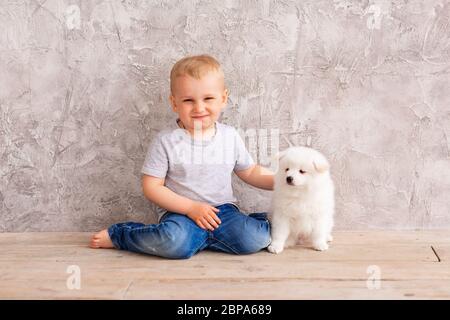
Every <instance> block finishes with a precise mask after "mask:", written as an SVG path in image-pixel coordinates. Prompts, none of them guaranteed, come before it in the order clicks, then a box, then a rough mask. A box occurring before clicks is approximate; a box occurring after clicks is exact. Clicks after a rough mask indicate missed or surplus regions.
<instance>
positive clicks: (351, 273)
mask: <svg viewBox="0 0 450 320" xmlns="http://www.w3.org/2000/svg"><path fill="white" fill-rule="evenodd" d="M205 255H209V254H208V253H205ZM250 257H251V256H245V257H243V258H242V260H234V259H230V260H221V261H216V260H214V259H210V260H209V261H200V260H199V259H195V258H194V259H191V260H164V259H159V260H157V259H121V260H118V259H117V260H116V261H114V260H113V259H104V260H103V261H100V260H94V261H83V262H77V261H54V262H53V261H28V262H25V261H22V262H16V263H13V264H10V263H6V262H2V263H0V270H1V271H0V280H1V281H5V280H14V279H17V280H24V281H25V280H27V281H29V282H30V283H32V282H35V281H41V280H42V281H48V282H50V281H57V280H56V279H66V278H67V277H68V275H67V274H66V270H67V268H68V267H69V266H71V265H76V266H79V267H80V269H81V272H82V277H83V278H95V277H104V278H105V281H109V280H108V279H112V280H111V281H114V279H118V278H120V279H123V278H126V279H129V280H133V279H148V280H170V279H173V280H175V279H180V280H187V279H215V280H228V279H305V280H364V279H368V278H369V276H370V274H371V272H370V268H378V269H379V272H380V276H381V277H382V278H383V279H385V280H408V279H410V280H418V279H420V280H427V279H428V280H437V279H450V268H448V265H445V264H442V263H438V262H422V263H420V262H417V263H411V262H408V261H406V262H405V261H400V262H399V261H394V262H392V261H379V262H377V263H376V264H372V263H368V262H366V261H347V262H333V261H298V262H293V261H289V260H278V261H275V260H273V261H270V260H261V259H250ZM55 277H56V278H55ZM58 281H59V280H58Z"/></svg>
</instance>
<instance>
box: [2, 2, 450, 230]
mask: <svg viewBox="0 0 450 320" xmlns="http://www.w3.org/2000/svg"><path fill="white" fill-rule="evenodd" d="M0 30H1V31H0V77H1V83H0V161H1V166H0V177H1V185H0V210H1V217H0V231H91V230H96V229H99V228H104V227H106V226H108V225H109V224H111V223H114V222H119V221H123V220H139V221H143V222H154V216H153V214H152V209H153V208H152V206H151V205H150V204H149V202H148V201H147V200H146V199H145V198H144V196H143V194H142V191H141V186H140V169H141V166H142V162H143V159H144V156H145V152H146V149H147V146H148V144H149V142H150V141H151V139H152V138H153V136H154V135H155V133H156V132H157V131H158V130H159V129H161V128H163V127H164V125H165V123H167V121H171V120H173V119H174V114H172V112H171V111H170V109H169V105H168V101H167V96H168V74H169V71H170V68H171V66H172V64H173V63H174V62H175V61H176V60H177V59H179V58H181V57H182V56H184V55H188V54H198V53H210V54H212V55H214V56H216V57H217V58H218V59H219V60H220V61H221V63H222V64H223V67H224V69H225V73H226V77H227V79H226V80H227V84H228V86H229V88H230V90H231V97H230V102H229V105H228V108H227V110H226V111H225V112H224V114H223V116H222V118H221V120H222V121H223V122H224V123H227V124H230V125H234V126H236V127H238V128H241V129H242V130H248V129H252V130H253V129H254V130H256V131H257V132H260V131H258V130H260V129H278V130H279V132H280V140H279V141H280V146H281V147H282V148H283V147H285V146H286V145H287V144H288V141H289V142H290V143H292V144H307V143H308V144H310V145H311V146H313V147H315V148H318V149H319V150H321V151H322V152H323V153H324V154H325V155H327V156H328V158H329V159H330V161H331V164H332V174H333V177H334V180H335V183H336V189H337V190H336V200H337V216H336V222H337V226H338V228H340V229H365V228H388V229H396V228H437V227H450V213H449V212H450V201H449V200H448V199H449V198H450V197H448V194H449V193H450V151H449V147H450V142H449V139H450V138H449V135H450V92H449V91H450V90H449V88H450V85H449V83H450V74H449V72H450V3H449V2H448V1H445V0H440V1H437V0H436V1H435V0H433V1H431V0H423V1H420V0H411V1H407V0H402V1H400V0H398V1H381V0H370V1H369V0H366V1H345V0H334V1H332V0H322V1H317V0H309V1H275V0H259V1H257V0H254V1H244V0H242V1H233V0H217V1H213V2H209V1H144V0H123V1H114V0H110V1H102V0H89V1H88V0H79V1H75V0H70V1H69V0H47V1H45V0H28V1H25V0H24V1H19V0H17V1H13V0H10V1H2V2H1V4H0ZM259 147H260V146H258V148H259ZM252 150H253V149H252ZM256 151H257V149H255V152H256ZM235 187H236V188H235V190H236V191H237V193H238V196H239V199H240V204H241V206H242V207H243V208H244V209H246V210H248V211H264V210H267V208H268V205H269V197H270V192H267V191H259V190H256V189H254V188H251V187H249V186H246V185H243V184H242V183H240V182H239V181H236V184H235Z"/></svg>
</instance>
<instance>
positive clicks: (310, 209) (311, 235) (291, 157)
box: [268, 147, 334, 253]
mask: <svg viewBox="0 0 450 320" xmlns="http://www.w3.org/2000/svg"><path fill="white" fill-rule="evenodd" d="M277 158H278V171H277V173H276V174H275V186H274V192H273V197H272V206H271V212H270V214H269V219H270V222H271V227H272V231H271V233H272V243H271V244H270V246H269V247H268V250H269V251H270V252H272V253H280V252H282V251H283V249H284V247H289V246H292V245H295V244H297V243H298V240H299V239H302V240H310V242H311V244H312V247H313V248H314V249H316V250H319V251H323V250H327V249H328V243H327V242H328V241H332V236H331V230H332V228H333V215H334V185H333V181H332V180H331V177H330V171H329V169H330V165H329V163H328V161H327V159H326V158H325V157H324V156H323V155H322V154H321V153H320V152H318V151H316V150H314V149H311V148H306V147H291V148H289V149H286V150H284V151H282V152H281V153H279V154H278V155H277Z"/></svg>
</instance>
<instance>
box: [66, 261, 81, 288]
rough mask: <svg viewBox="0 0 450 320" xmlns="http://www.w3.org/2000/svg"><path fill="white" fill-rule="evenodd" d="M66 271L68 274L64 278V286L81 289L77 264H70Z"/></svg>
mask: <svg viewBox="0 0 450 320" xmlns="http://www.w3.org/2000/svg"><path fill="white" fill-rule="evenodd" d="M66 273H68V274H70V276H69V277H68V278H67V280H66V286H67V289H69V290H80V289H81V269H80V267H79V266H77V265H70V266H68V267H67V269H66Z"/></svg>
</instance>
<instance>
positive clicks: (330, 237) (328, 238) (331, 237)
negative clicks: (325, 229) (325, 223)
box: [327, 234, 333, 242]
mask: <svg viewBox="0 0 450 320" xmlns="http://www.w3.org/2000/svg"><path fill="white" fill-rule="evenodd" d="M332 241H333V236H332V235H331V234H329V235H328V237H327V242H332Z"/></svg>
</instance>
